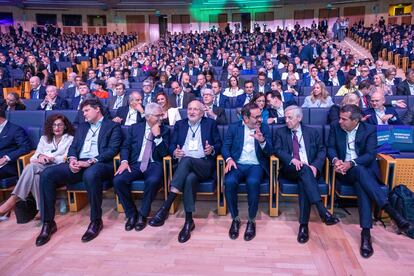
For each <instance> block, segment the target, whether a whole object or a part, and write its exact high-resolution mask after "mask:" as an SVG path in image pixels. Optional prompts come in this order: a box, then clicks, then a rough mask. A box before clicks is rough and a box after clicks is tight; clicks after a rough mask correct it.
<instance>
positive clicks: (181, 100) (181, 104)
mask: <svg viewBox="0 0 414 276" xmlns="http://www.w3.org/2000/svg"><path fill="white" fill-rule="evenodd" d="M171 89H172V91H173V94H171V95H170V96H168V101H169V102H170V105H171V107H178V108H180V109H185V108H187V106H188V103H189V102H191V101H192V100H194V99H195V97H194V94H193V93H185V92H184V91H183V88H182V87H181V86H180V85H179V84H178V82H176V81H173V82H172V83H171Z"/></svg>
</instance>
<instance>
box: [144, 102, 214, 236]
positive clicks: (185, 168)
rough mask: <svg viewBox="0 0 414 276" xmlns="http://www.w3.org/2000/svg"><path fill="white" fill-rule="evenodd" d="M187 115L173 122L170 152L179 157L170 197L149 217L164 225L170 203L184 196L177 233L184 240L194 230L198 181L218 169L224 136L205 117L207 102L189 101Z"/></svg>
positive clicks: (153, 222) (154, 223) (153, 224)
mask: <svg viewBox="0 0 414 276" xmlns="http://www.w3.org/2000/svg"><path fill="white" fill-rule="evenodd" d="M187 115H188V118H187V119H183V120H181V121H178V122H177V123H176V124H175V125H174V132H173V136H172V139H171V143H170V155H171V156H172V157H173V159H174V160H175V161H178V163H177V165H176V169H175V172H174V175H173V178H172V180H171V190H170V192H169V193H168V197H167V200H166V201H165V202H164V204H163V205H162V207H161V208H160V209H159V210H158V211H157V213H156V214H155V216H154V217H153V218H152V219H151V220H150V221H149V225H151V226H161V225H163V224H164V222H165V220H166V219H167V216H168V211H169V209H170V207H171V204H172V203H173V202H174V200H175V198H176V197H177V194H178V193H180V192H182V193H183V198H184V210H185V223H184V226H183V228H182V229H181V231H180V233H179V235H178V241H179V242H181V243H184V242H186V241H188V240H189V239H190V237H191V231H192V230H194V227H195V226H194V221H193V216H192V214H193V212H194V211H195V199H196V191H197V186H198V183H199V181H203V180H206V179H209V178H211V176H212V175H213V174H214V170H215V160H216V156H217V154H219V153H220V149H221V144H222V142H221V140H220V135H219V132H218V128H217V123H216V122H215V121H214V120H212V119H210V118H206V117H204V105H203V103H201V102H200V101H197V100H194V101H191V102H190V103H189V104H188V109H187Z"/></svg>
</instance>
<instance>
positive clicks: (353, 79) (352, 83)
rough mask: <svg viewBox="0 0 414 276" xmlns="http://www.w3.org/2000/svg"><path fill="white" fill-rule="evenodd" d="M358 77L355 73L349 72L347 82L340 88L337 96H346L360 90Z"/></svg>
mask: <svg viewBox="0 0 414 276" xmlns="http://www.w3.org/2000/svg"><path fill="white" fill-rule="evenodd" d="M357 83H358V78H357V76H355V75H352V74H348V75H347V76H346V80H345V84H344V85H342V86H341V88H339V90H338V92H337V93H336V94H335V96H345V95H347V94H349V93H355V92H356V91H357V90H358V86H357Z"/></svg>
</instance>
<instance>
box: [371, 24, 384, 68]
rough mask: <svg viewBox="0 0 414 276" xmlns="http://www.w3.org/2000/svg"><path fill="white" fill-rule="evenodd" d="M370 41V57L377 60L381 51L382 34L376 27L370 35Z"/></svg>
mask: <svg viewBox="0 0 414 276" xmlns="http://www.w3.org/2000/svg"><path fill="white" fill-rule="evenodd" d="M370 39H371V55H372V57H373V59H374V60H377V59H378V52H379V51H380V50H381V43H382V34H381V32H380V31H379V29H378V28H377V27H375V28H374V32H373V33H372V34H371V35H370Z"/></svg>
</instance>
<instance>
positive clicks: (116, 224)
mask: <svg viewBox="0 0 414 276" xmlns="http://www.w3.org/2000/svg"><path fill="white" fill-rule="evenodd" d="M343 43H344V44H345V45H346V46H351V48H352V49H353V51H355V50H357V51H358V55H359V56H360V57H362V56H368V55H369V53H368V51H367V50H365V49H363V48H361V47H360V46H358V45H357V44H356V43H354V42H353V41H351V40H349V39H346V40H345V42H343ZM386 66H387V65H386ZM398 71H399V74H401V70H398ZM160 204H161V201H159V200H157V201H156V202H154V204H153V210H156V209H158V207H159V206H160ZM214 204H215V203H214V202H213V201H199V202H198V203H197V212H196V214H195V224H196V228H195V231H194V232H193V235H192V238H191V239H190V240H189V241H188V242H187V243H185V244H180V243H178V241H177V235H178V232H179V230H180V229H181V226H182V224H183V222H184V218H183V216H184V215H183V212H182V209H180V211H179V212H178V213H177V214H176V215H174V216H171V217H170V218H169V219H168V220H167V222H166V224H165V225H164V226H163V227H161V228H153V227H150V226H148V227H147V228H145V229H144V230H143V231H142V232H135V231H131V232H125V231H124V214H118V213H117V212H116V211H115V209H114V208H115V204H114V200H113V199H105V200H104V204H103V205H104V207H103V210H104V230H103V231H102V233H101V234H100V235H99V237H98V238H97V239H95V240H94V241H92V242H90V243H86V244H85V243H82V242H81V241H80V239H81V236H82V234H83V233H84V231H85V230H86V227H87V225H88V223H89V208H85V209H84V210H82V211H81V212H79V213H68V214H66V215H58V216H57V218H56V221H57V224H58V232H57V233H56V234H55V235H54V236H53V237H52V240H51V241H50V242H49V243H48V244H47V245H45V246H43V247H36V246H35V239H36V236H37V235H38V233H39V231H40V223H39V222H38V221H37V222H36V221H33V222H31V223H28V224H24V225H18V224H16V222H15V218H14V216H13V215H12V217H11V218H10V220H9V221H6V222H0V236H2V237H3V242H1V243H0V275H2V276H3V275H25V276H26V275H77V276H78V275H126V274H130V275H173V274H179V275H262V274H273V275H329V276H331V275H394V276H402V275H414V241H413V240H411V239H409V238H407V237H405V236H401V235H397V234H396V233H395V229H394V227H393V226H392V225H390V223H389V222H388V224H387V228H386V229H384V228H383V227H382V226H380V225H375V226H374V228H373V229H372V236H373V246H374V250H375V253H374V256H373V257H371V258H370V259H363V258H362V257H360V255H359V242H360V228H359V224H358V211H357V209H356V208H349V209H348V211H349V212H350V213H351V215H348V214H346V213H345V212H344V211H343V210H342V209H337V210H336V214H337V215H338V216H339V217H340V218H341V223H340V224H338V225H335V226H325V225H324V224H322V223H321V222H320V220H319V218H318V216H317V215H316V213H315V212H314V211H313V212H312V217H311V223H310V231H311V233H310V235H311V238H310V240H309V242H308V243H307V244H305V245H301V244H298V243H297V241H296V236H297V230H298V222H297V217H298V214H297V202H296V200H293V201H292V200H291V201H289V202H282V205H281V215H280V216H279V217H277V218H270V217H269V216H268V215H267V205H266V203H264V202H262V203H261V204H260V209H259V210H260V211H259V215H258V218H257V236H256V238H255V239H253V240H252V241H250V242H246V241H244V240H243V232H244V229H245V221H243V224H242V231H241V236H240V237H239V239H238V240H235V241H233V240H230V239H229V238H228V228H229V226H230V223H231V219H230V216H226V217H219V216H217V215H216V210H215V205H214ZM239 205H240V213H241V216H242V218H243V219H244V218H246V216H247V203H246V202H240V204H239Z"/></svg>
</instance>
